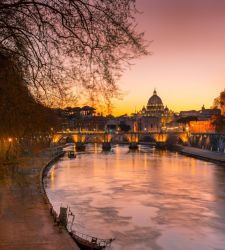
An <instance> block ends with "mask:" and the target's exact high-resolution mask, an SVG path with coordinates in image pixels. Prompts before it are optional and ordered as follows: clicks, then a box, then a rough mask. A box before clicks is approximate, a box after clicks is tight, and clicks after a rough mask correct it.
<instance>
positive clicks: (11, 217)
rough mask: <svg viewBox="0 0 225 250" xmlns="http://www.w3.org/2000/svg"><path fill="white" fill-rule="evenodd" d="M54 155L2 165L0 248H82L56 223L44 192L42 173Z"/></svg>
mask: <svg viewBox="0 0 225 250" xmlns="http://www.w3.org/2000/svg"><path fill="white" fill-rule="evenodd" d="M49 160H50V155H45V156H43V155H42V156H35V157H30V158H28V157H26V158H24V159H21V161H20V163H19V164H18V166H15V164H11V165H2V166H1V165H0V168H4V169H3V170H2V169H1V170H2V171H0V249H1V250H36V249H38V250H56V249H57V250H79V248H78V247H77V246H76V244H75V243H74V241H73V240H72V239H71V238H70V236H69V235H68V234H67V233H66V231H65V230H63V231H62V232H59V229H58V227H56V226H54V225H53V218H52V217H51V216H50V213H49V210H48V205H47V204H46V202H45V201H44V199H43V196H42V194H41V192H40V172H41V169H42V168H43V166H45V165H46V164H47V163H48V162H49Z"/></svg>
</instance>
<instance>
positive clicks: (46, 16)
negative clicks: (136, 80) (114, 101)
mask: <svg viewBox="0 0 225 250" xmlns="http://www.w3.org/2000/svg"><path fill="white" fill-rule="evenodd" d="M136 14H137V10H136V7H135V0H1V1H0V54H1V55H4V56H7V57H9V58H13V60H14V61H16V62H17V65H18V66H19V69H18V70H22V73H21V75H22V76H23V80H24V83H26V85H27V86H28V88H29V90H30V91H31V93H32V94H33V95H34V96H35V97H36V98H38V99H39V100H41V101H46V100H51V101H52V100H56V99H57V98H58V97H59V96H63V95H64V94H65V92H66V91H65V90H67V88H68V86H72V84H73V83H75V86H79V87H80V86H81V87H83V88H84V89H85V91H86V93H88V94H89V95H90V96H91V97H92V98H93V99H95V98H96V97H97V95H98V94H99V93H102V94H104V97H105V99H106V100H110V98H111V97H113V96H114V95H115V94H116V92H117V84H116V80H117V78H118V77H119V76H120V74H121V72H122V71H123V69H124V66H125V65H126V64H127V63H128V62H129V61H130V60H131V59H134V58H137V57H139V56H141V55H144V54H147V53H148V52H147V46H146V42H145V41H144V38H143V33H138V32H137V30H136V23H135V15H136Z"/></svg>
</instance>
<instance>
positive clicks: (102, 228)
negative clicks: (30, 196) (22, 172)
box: [46, 145, 225, 250]
mask: <svg viewBox="0 0 225 250" xmlns="http://www.w3.org/2000/svg"><path fill="white" fill-rule="evenodd" d="M46 182H47V188H46V190H47V193H48V196H49V198H50V200H51V202H52V203H53V205H54V207H55V208H56V209H57V210H58V209H59V207H60V205H61V204H64V205H69V206H70V207H71V210H72V211H73V212H74V213H75V214H76V223H75V224H74V229H76V230H77V231H80V232H83V233H87V234H90V235H93V236H98V237H100V238H111V237H113V238H116V241H115V242H114V243H113V244H112V247H111V249H113V250H115V249H116V250H145V249H148V250H149V249H150V250H151V249H152V250H185V249H187V250H211V249H218V250H222V249H223V250H224V249H225V168H224V167H222V166H218V165H215V164H212V163H207V162H203V161H200V160H196V159H193V158H189V157H186V156H182V155H179V154H177V153H173V152H166V151H157V150H154V149H153V148H148V147H144V146H142V147H141V148H140V151H138V152H129V150H128V147H127V146H115V147H114V148H113V152H110V153H102V152H101V146H99V147H97V146H96V145H95V146H91V145H89V146H88V148H87V150H86V153H83V154H79V155H78V156H77V158H76V159H73V160H70V159H68V158H67V157H64V158H63V159H62V160H61V161H59V162H58V163H57V164H56V165H55V166H54V168H53V169H52V170H51V172H50V173H49V178H48V180H47V181H46Z"/></svg>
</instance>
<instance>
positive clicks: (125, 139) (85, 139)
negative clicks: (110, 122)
mask: <svg viewBox="0 0 225 250" xmlns="http://www.w3.org/2000/svg"><path fill="white" fill-rule="evenodd" d="M188 138H189V136H188V133H187V132H167V133H166V132H114V133H108V132H105V131H81V132H79V131H65V132H57V133H56V134H55V135H54V136H53V139H52V142H53V144H57V143H60V142H63V141H64V142H65V141H70V142H74V143H105V142H107V143H141V142H155V143H171V144H175V143H177V142H181V143H184V144H185V143H187V142H188Z"/></svg>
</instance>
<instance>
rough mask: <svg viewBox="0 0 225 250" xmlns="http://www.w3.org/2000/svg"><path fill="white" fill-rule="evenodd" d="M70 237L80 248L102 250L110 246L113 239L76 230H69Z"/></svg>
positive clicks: (83, 249)
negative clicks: (105, 238)
mask: <svg viewBox="0 0 225 250" xmlns="http://www.w3.org/2000/svg"><path fill="white" fill-rule="evenodd" d="M70 235H71V237H72V238H73V240H74V241H75V242H76V243H77V245H78V246H79V247H80V248H81V249H82V250H103V249H105V248H106V247H108V246H110V245H111V243H112V241H113V240H114V239H107V240H104V239H98V238H96V237H92V236H90V235H87V234H83V233H79V232H77V231H71V232H70Z"/></svg>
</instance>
